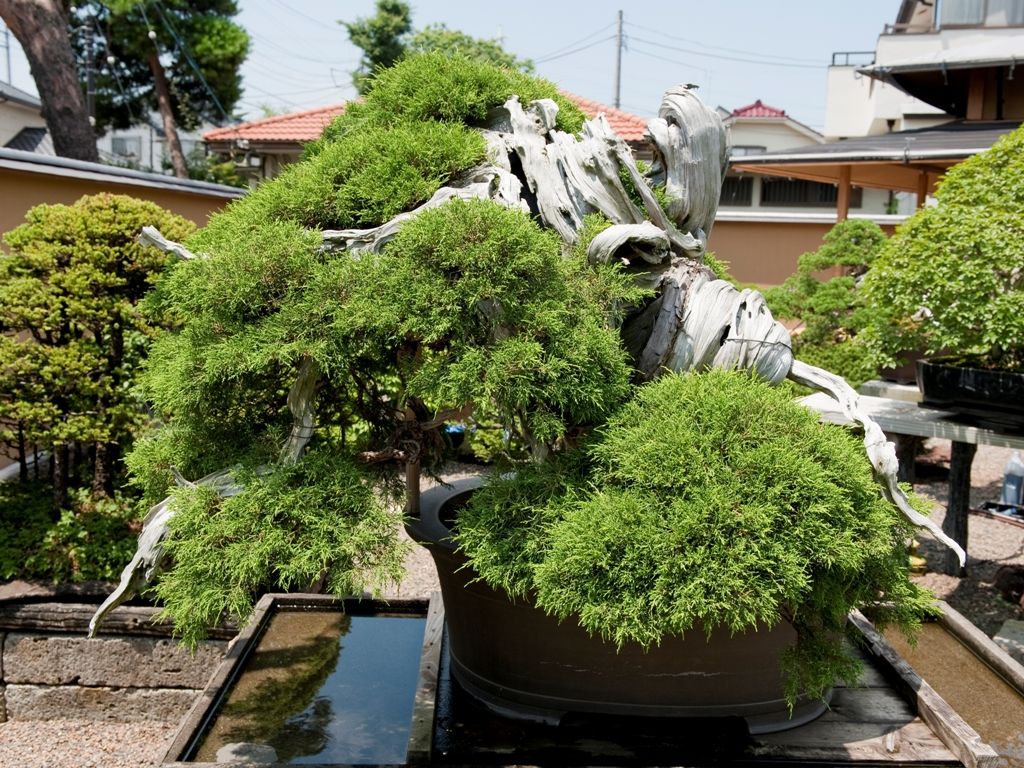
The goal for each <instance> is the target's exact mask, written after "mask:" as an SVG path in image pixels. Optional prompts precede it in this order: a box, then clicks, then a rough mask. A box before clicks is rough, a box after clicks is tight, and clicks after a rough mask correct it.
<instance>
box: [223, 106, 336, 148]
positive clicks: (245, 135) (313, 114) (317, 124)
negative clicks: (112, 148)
mask: <svg viewBox="0 0 1024 768" xmlns="http://www.w3.org/2000/svg"><path fill="white" fill-rule="evenodd" d="M344 111H345V105H344V104H331V105H330V106H326V107H317V108H316V109H307V110H305V111H303V112H290V113H289V114H287V115H274V116H273V117H265V118H263V119H262V120H252V121H250V122H248V123H239V124H238V125H230V126H228V127H227V128H218V129H216V130H213V131H207V132H206V133H204V134H203V140H204V141H210V142H213V141H240V140H248V141H255V142H261V143H262V142H281V143H289V144H293V143H295V142H300V143H301V142H306V141H315V140H316V139H318V138H320V134H322V133H323V132H324V128H326V127H327V126H328V124H329V123H330V122H331V121H332V120H334V118H336V117H337V116H338V115H340V114H341V113H342V112H344Z"/></svg>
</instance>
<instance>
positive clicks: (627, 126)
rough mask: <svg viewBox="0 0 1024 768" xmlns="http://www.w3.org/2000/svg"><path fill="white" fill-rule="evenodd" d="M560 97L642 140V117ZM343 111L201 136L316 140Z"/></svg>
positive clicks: (296, 115) (313, 112)
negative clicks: (602, 117)
mask: <svg viewBox="0 0 1024 768" xmlns="http://www.w3.org/2000/svg"><path fill="white" fill-rule="evenodd" d="M563 93H564V92H563ZM564 95H565V96H566V97H567V98H569V99H572V101H574V102H575V103H576V104H577V105H578V106H579V108H580V109H581V110H583V113H584V114H585V115H586V116H587V117H588V118H590V119H593V118H595V117H597V114H598V113H599V112H603V113H604V116H605V118H606V119H607V120H608V123H609V124H610V125H611V127H612V130H613V131H615V133H617V134H618V135H619V136H621V137H622V138H623V139H625V140H626V141H643V138H644V131H645V130H647V121H646V120H644V119H643V118H642V117H638V116H637V115H632V114H630V113H629V112H623V111H622V110H621V109H616V108H615V107H609V106H607V105H606V104H601V103H600V102H597V101H591V100H590V99H584V98H581V97H580V96H576V95H574V94H571V93H564ZM344 111H345V105H344V104H333V105H331V106H329V107H318V108H317V109H309V110H306V111H304V112H292V113H290V114H287V115H275V116H274V117H265V118H263V119H262V120H253V121H251V122H248V123H239V124H238V125H230V126H228V127H227V128H217V129H216V130H213V131H207V132H206V133H204V134H203V139H204V140H205V141H235V140H239V139H248V140H249V141H258V142H274V141H279V142H282V143H296V142H305V141H314V140H315V139H318V138H320V134H321V133H323V130H324V128H326V127H327V124H328V123H330V122H331V120H333V119H334V118H335V117H337V116H338V115H340V114H341V113H342V112H344Z"/></svg>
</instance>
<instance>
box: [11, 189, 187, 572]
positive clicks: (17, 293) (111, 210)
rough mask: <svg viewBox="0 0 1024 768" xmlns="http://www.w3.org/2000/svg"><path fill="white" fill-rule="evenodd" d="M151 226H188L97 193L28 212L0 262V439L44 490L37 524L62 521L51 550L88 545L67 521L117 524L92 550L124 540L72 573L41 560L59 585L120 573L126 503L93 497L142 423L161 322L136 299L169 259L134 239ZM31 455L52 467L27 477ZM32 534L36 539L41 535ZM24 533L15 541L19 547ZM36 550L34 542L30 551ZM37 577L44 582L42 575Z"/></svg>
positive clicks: (98, 533) (106, 490) (110, 485)
mask: <svg viewBox="0 0 1024 768" xmlns="http://www.w3.org/2000/svg"><path fill="white" fill-rule="evenodd" d="M154 222H159V226H161V227H166V230H167V232H168V233H171V232H173V233H176V236H177V237H185V236H187V235H189V234H190V233H191V232H192V230H193V229H194V227H193V225H192V224H191V222H189V221H187V220H185V219H183V218H181V217H180V216H176V215H174V214H171V213H169V212H167V211H165V210H163V209H161V208H160V207H158V206H157V205H155V204H153V203H150V202H145V201H140V200H135V199H133V198H130V197H125V196H117V195H108V194H103V195H94V196H88V197H83V198H82V199H80V200H79V201H77V202H76V203H74V204H73V205H40V206H36V207H35V208H33V209H32V210H30V211H29V212H28V214H27V216H26V222H25V223H24V224H23V225H21V226H19V227H18V228H16V229H14V230H13V231H11V232H8V233H7V234H6V235H5V237H4V240H5V242H6V244H7V246H8V248H9V249H10V251H9V253H3V254H0V382H2V383H0V393H2V394H0V440H2V442H4V443H5V444H7V445H8V446H11V447H12V448H13V450H14V457H15V458H16V459H17V461H18V463H19V465H20V471H19V476H20V480H21V481H22V483H23V484H25V483H28V481H29V479H30V477H34V478H35V479H37V480H39V479H41V480H42V481H43V482H44V483H46V484H48V485H49V488H50V490H51V491H52V492H51V494H50V499H49V503H48V504H43V505H41V506H43V507H45V508H46V509H45V513H44V510H43V509H39V510H38V511H39V512H40V513H41V514H39V515H36V516H35V522H37V523H39V524H40V525H42V526H43V530H44V531H45V530H46V529H47V528H48V527H49V524H51V523H53V522H56V521H58V520H60V518H61V516H62V514H64V515H65V516H66V519H65V520H64V522H63V524H62V525H61V526H60V531H59V532H57V531H51V533H50V534H49V537H50V538H51V539H53V538H56V539H57V540H56V541H53V540H51V541H50V542H49V544H48V545H47V546H49V547H51V548H53V547H56V548H58V549H59V548H60V542H59V540H60V539H61V538H64V539H65V540H66V544H67V546H69V547H71V546H72V543H73V542H78V543H81V542H82V540H83V538H89V536H87V535H86V534H85V533H84V532H81V531H78V530H76V520H75V515H77V516H79V518H82V517H85V518H99V519H102V518H103V517H104V516H107V517H111V516H112V518H113V520H114V521H116V522H115V523H114V524H112V525H111V524H108V525H106V526H103V525H102V524H101V525H100V526H99V529H98V530H95V531H93V532H92V533H91V537H92V538H96V539H98V540H99V541H98V542H95V543H98V544H103V543H105V542H104V539H105V538H107V537H112V538H114V539H119V540H120V541H121V542H122V546H120V547H117V546H115V547H114V551H112V552H111V553H110V554H109V555H105V554H104V553H103V552H102V551H101V550H102V546H97V547H96V548H95V551H92V550H90V553H89V556H88V557H81V558H75V559H76V560H80V562H79V563H78V565H77V566H76V567H75V568H73V570H74V571H75V573H68V572H66V571H65V570H64V569H65V568H66V567H67V564H66V563H64V564H60V563H57V562H54V563H51V564H49V566H52V568H53V569H54V570H53V571H52V575H53V576H55V577H69V576H77V577H79V578H81V577H82V576H83V574H84V575H85V576H90V575H91V576H92V577H93V578H96V577H97V576H99V575H105V574H110V573H116V570H113V571H111V570H110V569H111V568H112V567H113V566H114V565H115V564H116V563H117V562H118V560H119V559H120V558H122V557H123V555H124V552H125V546H124V545H123V542H124V541H125V540H126V533H127V530H126V523H127V521H128V518H129V517H130V516H131V509H132V507H133V504H132V502H131V501H122V502H116V503H110V502H105V501H104V502H101V501H100V500H101V499H110V498H111V497H113V496H114V495H115V492H116V491H118V490H119V489H120V487H121V486H122V485H123V478H124V467H123V465H122V462H121V453H122V450H123V449H124V448H127V447H129V446H130V443H131V440H132V438H133V436H134V434H135V433H136V431H137V430H138V429H139V427H140V426H141V425H142V424H143V423H144V422H145V421H146V420H147V415H146V412H145V409H144V408H143V406H142V403H141V401H139V400H138V399H137V398H136V397H135V395H134V394H133V392H132V387H133V384H134V381H135V376H136V372H137V369H138V367H139V365H140V363H141V361H142V359H143V358H144V357H145V351H146V347H147V343H148V341H149V340H150V339H151V338H152V337H153V336H154V335H156V333H157V332H158V330H159V329H160V328H161V327H162V326H163V325H164V322H163V321H162V320H161V319H160V318H159V317H158V316H154V315H150V314H148V313H147V312H146V311H145V310H144V307H143V299H144V298H145V296H146V295H147V294H148V293H149V292H150V291H151V290H152V288H153V286H154V284H155V283H156V281H157V280H158V279H159V277H160V275H161V273H162V272H163V270H164V268H165V267H166V265H167V263H168V261H169V258H170V257H169V256H168V254H165V253H162V252H160V251H159V250H157V249H155V248H147V247H144V246H142V245H139V244H138V243H137V242H136V241H135V238H136V236H137V234H138V232H139V230H140V229H141V228H142V227H143V226H144V225H146V224H150V223H154ZM39 456H45V457H48V460H47V461H46V463H45V465H44V467H42V468H40V467H39V466H38V464H37V465H36V466H35V468H34V470H32V471H31V472H30V463H31V462H30V460H31V459H32V458H34V457H39ZM3 490H4V493H5V496H8V497H12V498H11V504H10V507H8V505H6V504H5V505H4V506H3V512H2V514H3V518H4V522H5V523H6V524H8V525H11V526H19V524H20V525H21V527H24V526H25V523H26V522H27V521H26V520H24V519H21V516H22V514H23V510H20V509H17V507H18V505H19V503H20V501H21V499H22V497H23V494H21V493H20V491H24V490H26V488H25V486H24V485H22V486H21V487H17V486H14V485H7V486H5V488H4V489H3ZM31 492H32V493H33V494H36V495H38V493H39V490H38V489H37V488H35V487H33V488H32V489H31ZM97 504H100V506H101V507H102V509H99V508H97ZM39 507H40V505H39V504H35V505H30V506H29V507H28V508H27V509H28V510H31V509H38V508H39ZM28 516H29V517H32V514H31V513H28ZM82 522H83V520H82V519H79V520H77V523H78V524H81V523H82ZM93 522H94V523H95V522H98V520H94V521H93ZM30 527H32V529H33V531H34V533H33V534H32V535H33V536H34V537H39V536H40V535H41V534H40V532H39V531H38V530H37V529H36V528H35V527H34V526H30ZM118 528H120V529H121V532H120V534H116V533H115V532H116V531H117V529H118ZM27 535H28V534H27V532H25V531H22V532H21V533H19V535H18V537H17V539H18V540H19V542H20V545H22V546H23V545H25V544H26V543H27V542H26V541H24V540H23V539H24V538H25V537H26V536H27ZM41 544H42V542H40V541H38V540H36V541H34V542H32V543H31V544H30V545H29V546H28V549H29V552H32V551H34V550H36V549H37V548H38V547H39V546H40V545H41ZM129 551H130V550H129ZM54 557H57V558H58V559H60V558H59V556H58V555H57V554H56V553H54ZM12 559H14V560H15V561H16V562H17V564H18V565H17V567H18V568H19V570H18V572H19V573H20V574H21V575H23V576H25V575H42V574H39V573H34V572H33V570H32V566H31V565H30V566H29V568H28V570H27V571H26V570H24V562H25V560H26V553H25V550H24V549H23V548H22V549H20V551H19V552H18V553H17V555H16V556H15V555H12ZM27 559H28V560H29V561H30V562H31V561H32V558H31V557H28V558H27ZM97 561H99V562H97ZM12 567H14V566H13V564H12ZM83 568H84V569H85V571H83V570H82V569H83ZM42 570H43V572H44V573H45V575H51V573H50V571H49V567H47V566H42ZM5 571H7V573H6V575H7V576H10V575H13V573H12V572H10V569H5Z"/></svg>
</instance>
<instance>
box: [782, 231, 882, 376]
mask: <svg viewBox="0 0 1024 768" xmlns="http://www.w3.org/2000/svg"><path fill="white" fill-rule="evenodd" d="M885 241H886V236H885V233H884V232H883V231H882V229H881V227H879V226H878V225H877V224H875V223H874V222H872V221H867V220H864V219H847V220H846V221H842V222H839V223H838V224H836V225H835V226H834V227H832V229H830V230H829V231H828V233H826V235H825V239H824V242H823V244H822V245H821V247H820V248H818V250H817V251H811V252H808V253H805V254H803V255H802V256H801V257H800V261H799V265H798V267H797V271H796V273H795V274H793V275H791V276H790V277H788V278H787V279H786V281H785V282H784V283H783V284H782V285H780V286H776V287H773V288H769V289H768V290H766V291H765V292H764V295H765V299H766V300H767V301H768V305H769V306H770V307H771V308H772V312H773V313H774V314H775V316H776V317H784V318H789V319H793V320H800V321H802V322H803V328H802V329H801V330H800V331H799V332H798V333H796V334H794V335H793V353H794V354H795V355H796V356H797V357H799V358H800V359H801V360H803V361H804V362H806V363H809V364H811V365H816V366H819V367H821V368H825V369H826V370H829V371H832V372H833V373H838V374H839V375H841V376H842V377H843V378H845V379H846V380H847V381H848V382H849V383H850V385H851V386H853V387H858V386H860V385H861V384H862V383H864V382H865V381H867V380H868V379H871V378H873V377H874V376H875V374H876V372H877V365H876V364H875V361H874V358H873V356H872V355H871V353H870V352H869V350H868V349H867V347H866V346H864V344H863V343H862V342H860V341H857V339H856V336H857V334H858V332H859V331H860V329H861V328H863V327H864V326H865V325H866V324H867V318H868V315H869V313H870V311H871V309H870V307H869V306H867V305H865V302H864V298H863V295H862V292H861V291H860V290H859V288H858V285H859V284H860V282H861V279H862V278H863V276H864V275H865V273H866V272H867V271H868V268H869V267H870V266H871V264H872V263H873V262H874V260H875V258H876V257H877V255H878V252H879V250H880V249H881V247H882V246H883V244H884V243H885ZM830 271H831V272H836V271H839V272H840V274H838V275H834V274H833V275H832V276H829V277H823V273H824V274H827V273H828V272H830Z"/></svg>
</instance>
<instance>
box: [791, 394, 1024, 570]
mask: <svg viewBox="0 0 1024 768" xmlns="http://www.w3.org/2000/svg"><path fill="white" fill-rule="evenodd" d="M888 386H889V387H890V388H895V387H899V385H888ZM865 390H866V391H885V392H887V394H890V395H895V397H891V396H890V397H875V396H872V395H863V394H862V395H861V396H860V403H861V407H862V408H863V410H864V411H865V412H866V413H867V414H869V415H870V416H871V417H872V418H873V419H874V420H875V421H876V422H877V423H878V425H879V426H880V427H881V428H882V431H883V432H885V434H886V436H887V437H888V438H889V439H890V440H893V442H895V443H897V445H899V444H900V440H899V439H898V438H899V436H902V435H912V436H916V437H940V438H943V439H946V440H949V441H951V442H952V450H951V451H950V458H949V503H948V505H947V507H946V517H945V519H944V520H943V522H942V530H943V531H944V532H945V533H946V535H948V536H949V537H950V538H951V539H953V540H954V541H955V542H957V543H958V544H960V546H962V547H963V548H964V551H967V511H968V509H969V507H970V496H971V463H972V461H973V460H974V454H975V452H977V450H978V446H979V445H994V446H999V447H1005V448H1017V449H1020V450H1024V436H1022V435H1006V434H1002V433H999V432H994V431H992V430H991V429H985V428H983V427H975V426H971V425H970V424H965V423H963V422H961V421H956V420H955V419H954V415H953V414H952V413H950V412H949V411H940V410H936V409H934V408H922V407H921V406H919V405H918V404H917V402H915V401H914V400H913V399H910V398H911V397H912V393H911V392H912V390H911V388H909V387H902V388H899V389H888V390H886V389H882V388H880V387H879V386H878V385H877V383H875V382H869V384H868V385H866V386H865V387H864V388H862V391H865ZM904 390H906V391H904ZM898 398H899V399H898ZM800 402H802V403H803V404H804V405H806V406H808V407H809V408H812V409H813V410H815V411H818V412H819V413H820V414H821V418H822V420H823V421H827V422H829V423H832V424H844V425H849V424H850V421H849V419H847V418H846V416H845V414H843V413H842V411H841V410H840V408H839V406H838V404H837V403H836V402H835V401H834V400H832V398H830V397H828V396H827V395H824V394H821V393H817V394H814V395H810V396H808V397H805V398H803V399H802V400H801V401H800ZM903 443H904V446H905V445H906V441H903ZM899 453H902V454H903V455H899ZM908 454H909V455H908ZM897 455H898V456H899V459H900V463H901V464H903V463H906V462H908V461H913V460H914V457H913V452H912V451H909V450H903V451H898V454H897ZM941 570H942V571H943V572H944V573H948V574H950V575H953V576H962V575H963V569H962V568H961V567H960V563H959V561H958V560H957V557H956V555H955V554H954V553H953V552H947V553H946V558H945V561H944V562H943V564H942V566H941Z"/></svg>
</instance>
